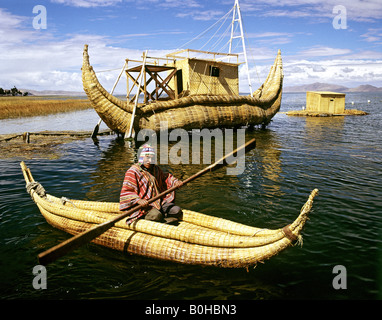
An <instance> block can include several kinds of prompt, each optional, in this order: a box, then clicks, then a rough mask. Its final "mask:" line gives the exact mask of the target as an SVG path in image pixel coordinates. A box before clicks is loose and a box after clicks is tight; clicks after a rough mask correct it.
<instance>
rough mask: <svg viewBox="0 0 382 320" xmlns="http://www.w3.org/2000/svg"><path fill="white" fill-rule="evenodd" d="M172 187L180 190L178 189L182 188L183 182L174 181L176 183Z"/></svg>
mask: <svg viewBox="0 0 382 320" xmlns="http://www.w3.org/2000/svg"><path fill="white" fill-rule="evenodd" d="M174 185H175V186H176V187H178V188H180V187H182V186H183V181H180V180H178V181H176V182H175V183H174Z"/></svg>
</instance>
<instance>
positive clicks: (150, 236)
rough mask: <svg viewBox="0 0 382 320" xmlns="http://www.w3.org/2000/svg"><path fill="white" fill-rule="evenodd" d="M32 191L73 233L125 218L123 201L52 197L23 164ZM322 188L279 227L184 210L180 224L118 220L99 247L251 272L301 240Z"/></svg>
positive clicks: (52, 219)
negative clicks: (286, 223) (270, 227)
mask: <svg viewBox="0 0 382 320" xmlns="http://www.w3.org/2000/svg"><path fill="white" fill-rule="evenodd" d="M21 169H22V172H23V175H24V178H25V181H26V188H27V191H28V193H29V194H30V195H31V197H32V199H33V201H34V202H35V203H36V204H37V206H38V208H39V210H40V212H41V214H42V215H43V216H44V218H45V219H46V221H47V222H48V223H49V224H51V225H52V226H54V227H56V228H58V229H61V230H63V231H65V232H68V233H70V234H72V235H76V234H79V233H83V232H85V231H87V230H89V229H90V228H92V227H94V226H95V225H98V224H101V223H103V222H105V221H109V220H111V219H113V218H114V217H115V216H116V215H118V214H120V213H121V211H119V203H113V202H96V201H84V200H73V199H67V198H64V197H63V198H59V197H55V196H53V195H50V194H48V193H47V192H46V191H45V189H44V188H43V186H42V185H41V184H40V183H38V182H36V181H35V180H34V178H33V176H32V173H31V171H30V169H29V168H28V167H27V166H26V165H25V163H24V162H21ZM317 193H318V190H317V189H314V190H313V191H312V192H311V194H310V196H309V198H308V200H307V202H306V203H305V204H304V205H303V207H302V209H301V211H300V213H299V215H298V216H297V218H296V219H295V221H293V222H292V223H291V224H288V225H286V226H284V227H282V228H279V229H267V228H262V227H261V228H257V227H252V226H247V225H244V224H241V223H237V222H234V221H230V220H227V219H223V218H219V217H214V216H209V215H206V214H202V213H198V212H194V211H191V210H184V209H183V218H182V219H181V220H180V221H179V224H178V225H169V224H164V223H159V222H152V221H148V220H144V219H141V220H137V221H135V222H133V223H132V224H130V225H128V224H126V223H125V221H122V220H121V221H119V222H117V223H116V224H115V225H114V226H113V227H112V228H111V229H109V230H107V231H106V232H105V233H103V234H102V235H101V236H98V237H97V238H95V239H94V240H93V242H94V243H96V244H98V245H102V246H105V247H109V248H112V249H116V250H120V251H122V252H126V253H129V254H134V255H141V256H145V257H150V258H155V259H160V260H167V261H172V262H177V263H181V264H191V265H202V266H216V267H224V268H248V267H250V266H253V265H256V264H257V263H258V262H263V261H265V260H267V259H269V258H271V257H272V256H274V255H277V254H278V253H280V252H281V251H283V250H284V249H286V248H288V247H290V246H291V245H294V244H296V243H298V242H300V243H302V241H301V240H302V235H301V232H302V229H303V227H304V225H305V222H306V221H307V219H308V214H309V212H310V211H311V209H312V206H313V199H314V197H315V196H316V195H317Z"/></svg>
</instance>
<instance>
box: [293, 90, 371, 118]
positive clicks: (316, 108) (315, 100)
mask: <svg viewBox="0 0 382 320" xmlns="http://www.w3.org/2000/svg"><path fill="white" fill-rule="evenodd" d="M286 114H287V115H288V116H308V117H332V116H363V115H367V114H368V113H367V112H365V111H361V110H356V109H349V110H346V109H345V94H344V93H338V92H330V91H308V92H307V93H306V107H305V108H304V109H303V110H295V111H288V112H286Z"/></svg>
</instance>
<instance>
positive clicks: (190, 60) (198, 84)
mask: <svg viewBox="0 0 382 320" xmlns="http://www.w3.org/2000/svg"><path fill="white" fill-rule="evenodd" d="M195 53H204V54H207V55H210V56H211V57H210V58H209V59H202V58H198V57H195V56H192V54H195ZM180 55H181V56H180ZM219 56H220V57H219ZM227 56H228V58H233V59H236V60H237V59H238V56H237V55H236V54H226V53H217V52H206V51H199V50H190V49H186V50H182V51H178V52H174V53H172V54H169V55H167V57H169V58H176V61H175V64H168V66H173V67H175V68H176V69H177V88H178V93H179V94H180V93H183V94H182V96H187V95H239V68H238V66H239V63H234V62H223V61H221V59H222V58H226V59H227ZM219 58H220V59H219ZM173 81H175V80H171V81H170V83H169V85H170V87H173V88H174V87H175V85H174V82H173Z"/></svg>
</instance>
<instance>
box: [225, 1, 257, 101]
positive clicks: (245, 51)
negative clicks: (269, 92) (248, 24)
mask: <svg viewBox="0 0 382 320" xmlns="http://www.w3.org/2000/svg"><path fill="white" fill-rule="evenodd" d="M236 13H237V19H236ZM236 21H237V22H239V26H240V36H234V25H235V22H236ZM235 38H241V41H242V46H243V51H244V60H245V65H246V66H247V76H248V86H249V91H250V93H251V96H252V93H253V90H252V83H251V77H250V76H249V65H248V58H247V49H246V47H245V40H244V29H243V21H242V18H241V12H240V5H239V0H235V5H234V8H233V17H232V27H231V39H230V41H229V53H231V50H232V40H233V39H235Z"/></svg>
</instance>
